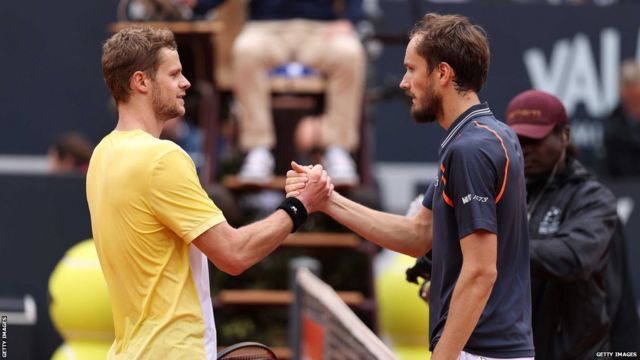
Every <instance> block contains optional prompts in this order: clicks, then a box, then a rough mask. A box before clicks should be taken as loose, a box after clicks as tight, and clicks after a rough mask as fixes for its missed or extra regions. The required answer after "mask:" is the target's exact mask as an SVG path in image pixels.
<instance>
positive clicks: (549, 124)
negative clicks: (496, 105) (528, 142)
mask: <svg viewBox="0 0 640 360" xmlns="http://www.w3.org/2000/svg"><path fill="white" fill-rule="evenodd" d="M507 124H509V126H511V127H512V128H513V130H514V131H515V132H516V134H518V135H519V136H524V137H527V138H531V139H542V138H544V137H545V136H547V135H549V133H550V132H551V130H553V128H554V127H555V126H556V125H558V124H564V125H567V124H569V118H568V117H567V112H566V110H565V109H564V106H563V105H562V103H561V102H560V100H558V98H557V97H555V96H553V95H551V94H547V93H545V92H542V91H539V90H527V91H525V92H523V93H520V94H518V95H517V96H516V97H514V98H513V100H511V102H510V103H509V105H508V106H507Z"/></svg>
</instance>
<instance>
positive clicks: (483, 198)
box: [462, 194, 489, 204]
mask: <svg viewBox="0 0 640 360" xmlns="http://www.w3.org/2000/svg"><path fill="white" fill-rule="evenodd" d="M471 200H473V201H477V202H481V203H486V202H487V200H489V198H488V197H486V196H478V195H471V194H467V195H465V196H463V197H462V204H466V203H468V202H469V201H471Z"/></svg>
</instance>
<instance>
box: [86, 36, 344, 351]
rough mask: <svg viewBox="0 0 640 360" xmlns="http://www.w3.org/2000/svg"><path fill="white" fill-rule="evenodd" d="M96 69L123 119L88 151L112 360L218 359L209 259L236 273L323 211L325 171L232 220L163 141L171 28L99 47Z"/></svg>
mask: <svg viewBox="0 0 640 360" xmlns="http://www.w3.org/2000/svg"><path fill="white" fill-rule="evenodd" d="M102 69H103V74H104V78H105V82H106V84H107V86H108V88H109V90H110V91H111V93H112V95H113V97H114V99H115V101H116V103H117V108H118V123H117V125H116V128H115V130H113V131H112V132H111V133H110V134H108V135H107V136H105V137H104V139H102V141H101V142H100V144H99V145H98V146H97V147H96V149H95V151H94V153H93V156H92V158H91V162H90V164H89V170H88V174H87V199H88V203H89V210H90V212H91V225H92V229H93V236H94V239H95V242H96V247H97V250H98V256H99V258H100V264H101V266H102V270H103V272H104V276H105V279H106V281H107V285H108V289H109V296H110V299H111V302H112V308H113V319H114V325H115V341H114V343H113V346H112V347H111V350H110V352H109V359H215V357H216V330H215V324H214V319H213V309H212V306H211V297H210V294H209V275H208V266H207V258H208V259H209V260H210V261H211V262H213V264H215V266H216V267H217V268H218V269H220V270H222V271H224V272H227V273H229V274H233V275H236V274H239V273H241V272H242V271H244V270H245V269H247V268H248V267H250V266H252V265H253V264H255V263H256V262H258V261H260V260H261V259H262V258H264V257H265V256H267V255H268V254H269V253H270V252H272V251H273V250H274V249H275V248H276V247H277V246H278V245H279V244H280V243H281V242H282V241H283V240H284V239H285V237H286V236H287V235H288V234H289V233H291V232H292V231H295V230H296V228H297V227H298V226H299V225H300V224H301V223H302V222H304V220H305V218H306V216H307V213H311V212H314V211H316V210H319V209H318V206H319V204H323V203H324V201H323V200H325V199H327V197H328V196H329V194H330V193H331V191H332V189H333V187H332V185H331V184H330V179H328V177H327V175H326V172H325V171H324V170H323V169H322V167H321V166H319V165H317V166H315V167H314V168H313V170H312V176H311V177H310V183H311V185H310V186H309V187H308V188H307V189H308V191H305V192H304V193H302V194H300V195H299V196H297V198H288V199H286V200H285V201H283V203H282V204H281V205H280V206H279V207H278V209H277V210H276V211H275V212H274V213H273V214H272V215H271V216H269V217H267V218H266V219H264V220H261V221H259V222H256V223H253V224H250V225H247V226H244V227H241V228H239V229H235V228H233V227H231V226H230V225H229V224H228V223H227V222H226V221H225V218H224V215H223V214H222V212H221V211H220V210H219V209H218V207H216V205H215V204H214V203H213V202H212V201H211V199H210V198H209V197H208V196H207V194H206V193H205V191H204V190H203V189H202V187H201V185H200V183H199V181H198V177H197V175H196V170H195V166H194V164H193V162H192V161H191V159H190V158H189V156H188V155H187V154H186V153H185V152H184V151H183V150H182V149H180V148H179V147H178V146H177V145H176V144H174V143H173V142H170V141H166V140H160V139H159V138H158V137H159V135H160V133H161V131H162V127H163V125H164V123H165V122H166V121H167V120H170V119H172V118H175V117H178V116H182V115H184V112H185V108H184V96H185V94H186V91H187V89H188V88H189V87H190V83H189V81H188V80H187V79H186V78H185V77H184V75H183V74H182V66H181V64H180V58H179V56H178V52H177V47H176V43H175V40H174V36H173V34H172V33H171V32H170V31H169V30H158V29H151V28H145V27H137V28H127V29H124V30H122V31H120V32H118V33H117V34H115V35H113V36H112V37H111V38H110V39H108V40H107V41H106V43H105V44H104V47H103V55H102Z"/></svg>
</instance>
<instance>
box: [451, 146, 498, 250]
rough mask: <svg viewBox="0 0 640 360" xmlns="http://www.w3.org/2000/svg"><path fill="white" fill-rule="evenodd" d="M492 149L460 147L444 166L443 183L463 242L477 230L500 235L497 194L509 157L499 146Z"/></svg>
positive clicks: (485, 147)
mask: <svg viewBox="0 0 640 360" xmlns="http://www.w3.org/2000/svg"><path fill="white" fill-rule="evenodd" d="M492 145H493V144H491V143H489V144H487V143H484V144H482V145H481V146H478V145H477V144H476V145H474V144H467V145H466V146H458V147H457V148H455V149H452V152H451V156H450V157H449V161H448V164H446V165H445V169H444V172H443V176H442V177H443V180H442V182H443V185H444V191H445V194H446V195H447V196H448V198H449V199H450V201H451V205H452V206H453V210H454V212H455V216H456V222H457V224H458V236H459V238H460V239H462V238H463V237H465V236H467V235H469V234H471V233H473V232H475V231H477V230H486V231H489V232H492V233H494V234H497V232H498V221H497V215H496V196H497V193H496V192H497V189H499V188H500V187H499V186H498V185H497V183H498V181H499V180H500V179H502V175H499V174H502V173H503V172H504V164H505V161H506V155H505V153H504V151H502V149H501V148H500V147H499V145H498V144H495V145H496V146H492Z"/></svg>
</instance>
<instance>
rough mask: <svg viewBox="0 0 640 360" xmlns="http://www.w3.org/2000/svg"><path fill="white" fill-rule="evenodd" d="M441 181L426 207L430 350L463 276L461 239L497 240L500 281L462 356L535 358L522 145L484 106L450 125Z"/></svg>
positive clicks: (427, 196) (442, 153)
mask: <svg viewBox="0 0 640 360" xmlns="http://www.w3.org/2000/svg"><path fill="white" fill-rule="evenodd" d="M439 159H440V164H439V170H438V176H437V178H436V179H435V181H434V183H433V184H431V185H430V186H429V188H428V189H427V191H426V193H425V198H424V200H423V205H424V206H425V207H427V208H429V209H431V210H432V211H433V249H432V251H433V266H432V274H431V301H430V305H429V306H430V310H429V317H430V321H429V322H430V323H429V326H430V335H431V336H430V337H431V349H432V350H433V348H434V347H435V345H436V343H437V342H438V340H439V339H440V336H441V335H442V330H443V329H444V324H445V321H446V320H447V315H448V313H449V304H450V302H451V297H452V295H453V289H454V287H455V285H456V281H457V279H458V276H459V275H460V269H461V267H462V251H461V248H460V240H462V238H464V237H465V236H467V235H470V234H472V233H473V232H475V231H477V230H486V231H489V232H491V233H494V234H496V235H497V240H498V244H497V245H498V248H497V251H498V253H497V264H496V266H497V270H498V276H497V279H496V282H495V284H494V286H493V291H492V292H491V295H490V297H489V300H488V302H487V305H486V306H485V308H484V310H483V312H482V315H481V316H480V320H479V321H478V324H477V325H476V327H475V329H474V330H473V333H472V334H471V336H470V337H469V340H468V341H467V344H466V345H465V347H464V351H466V352H468V353H471V354H474V355H479V356H487V357H496V358H505V357H506V358H513V357H531V356H534V350H533V338H532V332H531V284H530V276H529V238H528V233H527V217H526V196H525V192H526V190H525V179H524V168H523V157H522V150H521V148H520V144H519V142H518V138H517V136H516V135H515V133H514V132H513V130H511V128H509V127H508V126H507V125H506V124H504V123H502V122H500V121H498V120H496V118H495V117H494V116H493V114H492V113H491V110H489V107H488V105H487V104H486V103H483V104H479V105H475V106H472V107H471V108H469V109H468V110H467V111H465V112H464V113H463V114H462V115H460V117H459V118H458V119H457V120H456V121H455V122H454V123H453V124H452V125H451V127H450V128H449V131H448V133H447V136H446V138H445V139H444V141H443V142H442V144H441V146H440V154H439Z"/></svg>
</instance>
